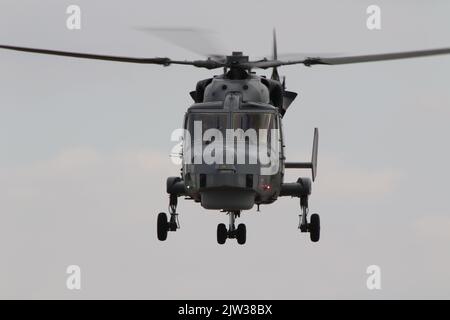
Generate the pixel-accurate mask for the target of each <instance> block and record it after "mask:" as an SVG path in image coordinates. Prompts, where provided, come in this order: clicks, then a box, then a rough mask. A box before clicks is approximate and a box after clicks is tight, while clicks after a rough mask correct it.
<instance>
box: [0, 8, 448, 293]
mask: <svg viewBox="0 0 450 320" xmlns="http://www.w3.org/2000/svg"><path fill="white" fill-rule="evenodd" d="M70 4H78V5H79V6H80V7H81V10H82V28H81V30H77V31H69V30H68V29H67V28H66V19H67V15H66V13H65V11H66V8H67V6H69V5H70ZM370 4H377V5H379V6H380V7H381V19H382V20H381V21H382V29H381V30H378V31H369V30H368V29H367V28H366V19H367V14H366V8H367V7H368V6H369V5H370ZM449 14H450V2H449V1H446V0H442V1H440V0H434V1H425V0H424V1H418V0H409V1H406V0H399V1H381V0H378V1H366V0H358V1H357V0H346V1H339V2H338V1H324V0H321V1H299V0H296V1H276V2H275V1H256V0H255V1H242V0H241V1H234V0H230V1H225V2H224V1H211V0H209V1H169V0H165V1H111V0H108V1H100V0H96V1H81V0H79V1H76V0H73V1H66V0H54V1H50V0H45V1H44V0H41V1H39V2H37V1H18V0H0V43H1V44H12V45H22V46H34V47H42V48H48V49H57V50H58V49H59V50H73V51H79V52H90V53H102V54H111V55H112V54H117V55H130V56H148V57H154V56H169V57H172V58H174V59H175V58H176V59H183V58H189V59H197V58H200V57H199V56H198V55H196V54H194V53H191V52H188V51H186V50H183V49H180V48H178V47H176V46H174V45H172V44H169V43H166V42H164V41H162V40H160V39H158V38H156V37H153V36H151V35H148V34H145V33H143V32H141V31H138V30H137V28H140V27H146V26H147V27H166V26H172V27H186V26H189V27H196V28H206V29H210V30H214V31H215V35H216V37H217V39H218V40H220V43H221V46H222V47H223V48H224V50H226V52H225V53H229V52H231V51H232V50H243V51H245V52H247V53H249V54H250V55H253V56H264V55H266V54H268V53H270V50H271V30H272V28H273V27H276V28H277V31H278V40H279V43H278V48H279V51H280V52H286V53H291V52H306V53H310V52H312V53H317V52H320V53H325V54H326V53H339V54H360V53H382V52H389V51H402V50H416V49H427V48H437V47H449V46H450V20H449V19H448V17H449ZM280 72H281V74H282V75H286V77H287V81H286V82H287V86H288V89H289V90H292V91H297V92H299V98H298V99H297V100H296V101H295V103H294V104H293V105H292V106H291V108H290V109H289V111H288V113H287V115H286V117H285V120H284V130H285V136H286V142H287V157H288V160H290V161H306V160H308V159H309V158H310V152H311V151H310V149H311V144H312V135H313V128H314V127H316V126H317V127H319V128H320V147H319V168H318V177H317V180H316V182H315V183H314V185H313V194H312V196H311V199H310V207H311V210H312V212H318V213H320V214H321V220H322V237H321V241H320V242H319V243H317V244H313V243H311V242H310V241H309V236H308V235H307V234H301V233H300V232H299V230H298V229H297V225H298V214H299V203H298V200H297V199H290V198H282V199H280V200H279V201H278V202H276V203H275V204H273V205H270V206H264V207H261V213H257V212H256V210H255V209H253V210H250V211H249V212H245V213H244V214H243V215H242V217H241V219H239V221H241V222H245V223H246V225H247V244H246V245H245V246H239V245H238V244H237V243H236V242H235V241H232V240H231V241H228V242H227V243H226V245H224V246H219V245H217V243H216V226H217V224H218V223H221V222H227V217H226V216H225V215H224V214H223V213H218V212H216V211H208V210H204V209H203V208H201V207H200V206H199V205H198V204H195V203H192V202H188V201H184V200H181V201H180V204H179V207H178V208H179V212H180V221H181V227H182V228H181V229H180V230H179V231H178V232H176V233H170V234H169V237H168V240H167V241H166V242H158V241H157V239H156V215H157V213H158V212H160V211H166V210H167V204H168V197H167V194H166V193H165V180H166V177H167V176H170V175H177V174H178V172H179V168H178V167H177V166H175V165H173V164H172V162H171V161H170V158H169V153H170V150H171V148H172V147H173V142H171V141H170V134H171V132H172V131H173V130H174V129H176V128H178V127H180V126H181V123H182V118H183V115H184V112H185V110H186V108H187V107H188V106H189V105H190V104H191V103H192V101H191V99H190V97H189V95H188V92H189V91H190V90H192V89H193V88H194V87H195V84H196V81H197V80H200V79H204V78H206V77H208V76H211V75H213V74H214V72H212V71H206V70H199V69H198V70H197V69H192V68H190V67H187V66H173V67H170V68H164V67H160V66H150V65H149V66H141V65H132V64H120V63H112V62H102V61H86V60H76V59H69V58H63V57H51V56H40V55H32V54H27V53H17V52H11V51H0V94H1V101H0V255H1V256H0V298H70V299H79V298H150V299H159V298H175V299H179V298H185V299H187V298H192V299H195V298H203V299H207V298H210V299H214V298H237V299H241V298H247V299H251V298H254V299H258V298H267V299H281V298H283V299H300V298H327V299H334V298H362V299H371V298H375V299H378V298H450V271H449V270H450V204H449V201H448V190H449V188H448V181H450V170H449V167H448V163H449V162H450V151H449V148H448V137H449V135H450V126H449V120H450V90H449V83H450V56H439V57H431V58H430V57H429V58H419V59H410V60H404V61H391V62H379V63H367V64H356V65H345V66H315V67H311V68H306V67H303V66H290V67H285V68H283V69H282V70H280ZM262 73H263V74H264V72H262ZM266 73H267V74H269V73H268V72H266ZM301 175H306V176H309V172H301V171H297V170H294V171H292V172H289V173H288V175H287V178H286V180H287V181H295V180H296V179H297V177H299V176H301ZM73 264H75V265H79V266H80V267H81V270H82V289H81V290H80V291H69V290H68V289H67V288H66V278H67V274H66V267H67V266H68V265H73ZM373 264H375V265H378V266H380V268H381V275H382V278H381V279H382V280H381V281H382V289H381V290H378V291H377V290H375V291H371V290H368V289H367V287H366V278H367V274H366V268H367V266H369V265H373Z"/></svg>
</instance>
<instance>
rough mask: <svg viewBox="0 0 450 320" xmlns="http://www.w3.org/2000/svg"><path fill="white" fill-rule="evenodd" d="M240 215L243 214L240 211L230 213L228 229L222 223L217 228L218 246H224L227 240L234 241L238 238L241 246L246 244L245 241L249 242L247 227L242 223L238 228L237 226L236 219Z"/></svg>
mask: <svg viewBox="0 0 450 320" xmlns="http://www.w3.org/2000/svg"><path fill="white" fill-rule="evenodd" d="M240 214H241V212H240V211H230V212H228V215H229V217H230V222H229V226H228V229H227V227H226V226H225V224H224V223H220V224H219V225H218V226H217V243H218V244H224V243H225V242H226V241H227V239H234V238H236V240H237V242H238V243H239V244H241V245H242V244H245V241H246V240H247V228H246V227H245V224H243V223H240V224H239V225H238V227H237V228H236V226H235V221H236V217H239V216H240Z"/></svg>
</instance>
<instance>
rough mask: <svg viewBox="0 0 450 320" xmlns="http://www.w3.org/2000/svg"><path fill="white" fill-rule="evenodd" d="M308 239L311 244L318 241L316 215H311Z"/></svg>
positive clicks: (317, 217) (318, 223) (318, 219)
mask: <svg viewBox="0 0 450 320" xmlns="http://www.w3.org/2000/svg"><path fill="white" fill-rule="evenodd" d="M309 237H310V239H311V241H312V242H318V241H319V239H320V217H319V215H318V214H317V213H314V214H312V215H311V221H310V224H309Z"/></svg>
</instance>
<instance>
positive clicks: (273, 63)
mask: <svg viewBox="0 0 450 320" xmlns="http://www.w3.org/2000/svg"><path fill="white" fill-rule="evenodd" d="M441 54H450V48H441V49H432V50H419V51H406V52H395V53H384V54H370V55H363V56H350V57H329V58H325V57H322V58H321V57H315V58H312V57H310V58H304V59H294V60H286V61H283V60H267V59H264V60H259V61H250V62H246V63H243V64H242V66H243V67H244V68H249V69H251V68H260V69H267V68H273V67H279V66H286V65H292V64H304V65H305V66H312V65H316V64H322V65H339V64H349V63H361V62H373V61H385V60H396V59H407V58H417V57H426V56H434V55H441Z"/></svg>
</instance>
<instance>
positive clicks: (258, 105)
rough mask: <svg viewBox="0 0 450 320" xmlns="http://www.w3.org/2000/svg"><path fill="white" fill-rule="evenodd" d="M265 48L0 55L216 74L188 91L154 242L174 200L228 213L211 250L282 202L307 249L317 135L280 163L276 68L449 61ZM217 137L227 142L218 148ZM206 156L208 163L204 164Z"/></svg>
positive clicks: (242, 237)
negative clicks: (307, 154) (176, 53)
mask: <svg viewBox="0 0 450 320" xmlns="http://www.w3.org/2000/svg"><path fill="white" fill-rule="evenodd" d="M272 46H273V52H272V57H271V58H270V59H268V58H262V59H257V60H250V59H249V56H247V55H244V54H243V52H240V51H233V52H232V54H231V55H222V54H208V55H206V59H202V60H173V59H170V58H167V57H153V58H141V57H126V56H111V55H100V54H91V53H77V52H68V51H57V50H47V49H38V48H29V47H20V46H10V45H0V48H1V49H7V50H14V51H20V52H28V53H37V54H47V55H56V56H64V57H71V58H82V59H94V60H103V61H113V62H125V63H137V64H155V65H162V66H166V67H167V66H170V65H187V66H192V67H196V68H204V69H208V70H216V69H222V73H220V74H218V75H215V76H213V77H211V78H208V79H204V80H200V81H198V82H197V85H196V87H195V90H193V91H191V92H190V96H191V98H192V99H193V101H194V103H193V104H192V105H191V106H190V107H189V108H188V109H187V111H186V113H185V115H184V120H183V134H182V136H181V140H182V151H181V153H180V156H181V158H182V161H181V172H180V175H179V176H176V177H169V178H167V183H166V191H167V193H168V195H169V208H168V209H169V210H168V211H169V212H168V214H167V213H165V212H160V213H159V214H158V216H157V230H156V231H157V238H158V239H159V240H160V241H165V240H166V239H167V236H168V233H169V232H174V231H177V230H178V229H179V228H180V224H179V220H178V212H177V205H178V198H180V197H184V198H185V199H188V200H193V201H195V202H197V203H200V205H201V206H202V207H203V208H204V209H208V210H219V211H220V212H223V213H227V214H228V216H229V222H228V227H227V226H226V225H225V224H224V223H220V224H218V226H217V243H218V244H224V243H225V242H226V240H227V239H236V240H237V242H238V244H240V245H243V244H245V243H246V238H247V230H246V225H245V224H243V223H241V224H239V225H238V226H237V227H236V218H238V217H240V215H241V213H242V212H243V211H245V210H250V209H252V208H253V207H254V206H255V205H256V206H257V208H258V210H259V207H260V205H268V204H271V203H273V202H275V201H276V200H277V199H278V198H279V197H285V196H289V197H294V198H298V199H299V205H300V214H299V225H298V229H300V231H301V232H303V233H309V235H310V240H311V241H312V242H318V241H319V239H320V216H319V215H318V214H317V213H314V214H311V216H310V217H309V197H310V195H311V191H312V181H315V179H316V175H317V158H318V140H319V130H318V128H315V129H314V135H313V147H312V156H311V160H310V161H308V162H288V161H286V157H285V152H284V148H285V144H284V137H283V129H282V120H283V118H284V117H285V115H286V112H287V110H288V108H289V107H290V106H291V105H292V103H293V101H294V100H295V99H296V97H297V95H298V94H297V93H296V92H293V91H288V90H286V81H285V77H283V78H282V77H280V75H279V72H278V68H279V67H282V66H288V65H304V66H307V67H311V66H314V65H324V66H326V65H342V64H350V63H362V62H374V61H384V60H395V59H405V58H414V57H425V56H433V55H442V54H449V53H450V48H439V49H431V50H418V51H407V52H394V53H384V54H370V55H355V56H332V57H320V56H310V57H302V58H294V59H282V58H279V57H278V52H277V41H276V34H275V30H274V31H273V44H272ZM254 69H262V70H265V69H272V74H271V76H270V78H267V77H266V76H264V75H258V74H256V73H255V72H254V71H253V70H254ZM223 136H225V137H226V138H227V139H225V140H226V143H225V144H224V143H223V140H224V139H223ZM192 137H194V139H192ZM207 150H208V152H209V158H208V159H205V155H206V154H205V151H207ZM262 158H265V159H264V160H265V161H262V160H263V159H262ZM225 159H226V161H225ZM267 159H269V161H267ZM206 160H209V161H206ZM211 160H212V161H211ZM285 169H308V170H311V178H309V177H299V178H298V179H297V181H295V182H285V181H284V174H285Z"/></svg>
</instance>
